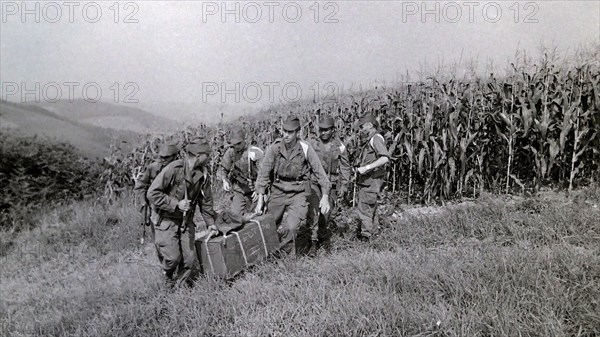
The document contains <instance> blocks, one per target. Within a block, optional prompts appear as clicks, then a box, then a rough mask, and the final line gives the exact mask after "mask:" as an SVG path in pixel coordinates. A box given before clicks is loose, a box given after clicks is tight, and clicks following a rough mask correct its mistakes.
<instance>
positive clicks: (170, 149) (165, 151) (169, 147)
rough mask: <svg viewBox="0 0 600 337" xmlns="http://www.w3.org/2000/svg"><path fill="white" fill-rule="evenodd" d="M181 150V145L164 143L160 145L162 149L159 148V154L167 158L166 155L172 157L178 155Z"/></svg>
mask: <svg viewBox="0 0 600 337" xmlns="http://www.w3.org/2000/svg"><path fill="white" fill-rule="evenodd" d="M178 152H179V147H177V144H173V143H171V144H164V145H163V146H161V147H160V150H158V155H159V156H160V157H163V158H166V157H171V156H174V155H176V154H177V153H178Z"/></svg>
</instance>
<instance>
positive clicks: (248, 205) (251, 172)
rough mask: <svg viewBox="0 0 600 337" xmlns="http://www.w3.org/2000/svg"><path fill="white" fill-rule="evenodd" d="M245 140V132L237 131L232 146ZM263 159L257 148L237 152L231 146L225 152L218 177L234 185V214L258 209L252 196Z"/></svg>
mask: <svg viewBox="0 0 600 337" xmlns="http://www.w3.org/2000/svg"><path fill="white" fill-rule="evenodd" d="M244 138H245V134H244V133H243V131H241V132H240V131H237V132H235V133H234V137H233V138H232V144H236V142H241V141H244ZM244 147H245V146H244ZM263 157H264V152H263V150H261V149H260V148H258V147H256V146H249V147H246V148H245V149H243V150H241V151H236V149H235V147H234V146H231V147H229V148H228V149H227V151H225V154H224V155H223V158H222V159H221V165H220V166H219V170H218V171H217V176H218V177H219V178H220V179H221V180H227V181H228V182H230V183H232V191H233V198H232V200H231V205H230V207H229V210H230V211H231V212H232V213H233V214H240V215H241V214H244V213H246V212H248V211H250V210H253V209H254V208H255V207H256V203H255V202H253V201H252V194H253V192H254V191H255V188H254V187H255V182H256V177H257V176H258V170H259V168H260V164H261V163H262V159H263Z"/></svg>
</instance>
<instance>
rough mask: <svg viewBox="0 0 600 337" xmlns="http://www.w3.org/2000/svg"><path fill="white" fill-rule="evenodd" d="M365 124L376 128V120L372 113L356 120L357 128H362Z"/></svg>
mask: <svg viewBox="0 0 600 337" xmlns="http://www.w3.org/2000/svg"><path fill="white" fill-rule="evenodd" d="M365 123H373V125H375V126H377V118H375V115H373V114H372V113H370V112H367V113H366V114H364V115H362V116H361V117H360V118H359V119H358V126H362V125H363V124H365Z"/></svg>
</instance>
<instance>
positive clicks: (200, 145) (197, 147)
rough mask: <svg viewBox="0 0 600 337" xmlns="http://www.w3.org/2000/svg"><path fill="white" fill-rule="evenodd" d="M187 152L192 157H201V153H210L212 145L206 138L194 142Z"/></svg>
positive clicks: (190, 144) (187, 147) (186, 148)
mask: <svg viewBox="0 0 600 337" xmlns="http://www.w3.org/2000/svg"><path fill="white" fill-rule="evenodd" d="M185 151H186V152H187V153H189V154H191V155H194V156H196V155H199V154H201V153H206V154H209V153H210V144H208V141H207V140H206V139H204V138H199V139H194V140H192V141H191V142H190V143H189V144H188V145H187V146H186V147H185Z"/></svg>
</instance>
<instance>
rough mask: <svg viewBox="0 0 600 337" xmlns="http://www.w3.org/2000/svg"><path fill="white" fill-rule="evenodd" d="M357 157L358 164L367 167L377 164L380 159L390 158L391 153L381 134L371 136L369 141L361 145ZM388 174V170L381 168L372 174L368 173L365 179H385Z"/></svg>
mask: <svg viewBox="0 0 600 337" xmlns="http://www.w3.org/2000/svg"><path fill="white" fill-rule="evenodd" d="M359 146H360V147H359V149H358V151H357V155H356V164H357V165H358V166H365V165H368V164H371V163H373V162H375V161H376V160H377V159H379V158H380V157H382V156H383V157H388V158H389V157H390V153H389V151H388V149H387V147H386V145H385V139H384V138H383V136H382V135H381V134H379V133H375V134H373V135H371V136H370V137H369V138H368V139H367V140H365V141H364V142H363V143H361V144H360V145H359ZM385 174H386V168H385V165H384V166H380V167H378V168H376V169H374V170H371V171H370V172H367V173H366V174H365V175H364V176H363V178H383V177H384V176H385Z"/></svg>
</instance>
